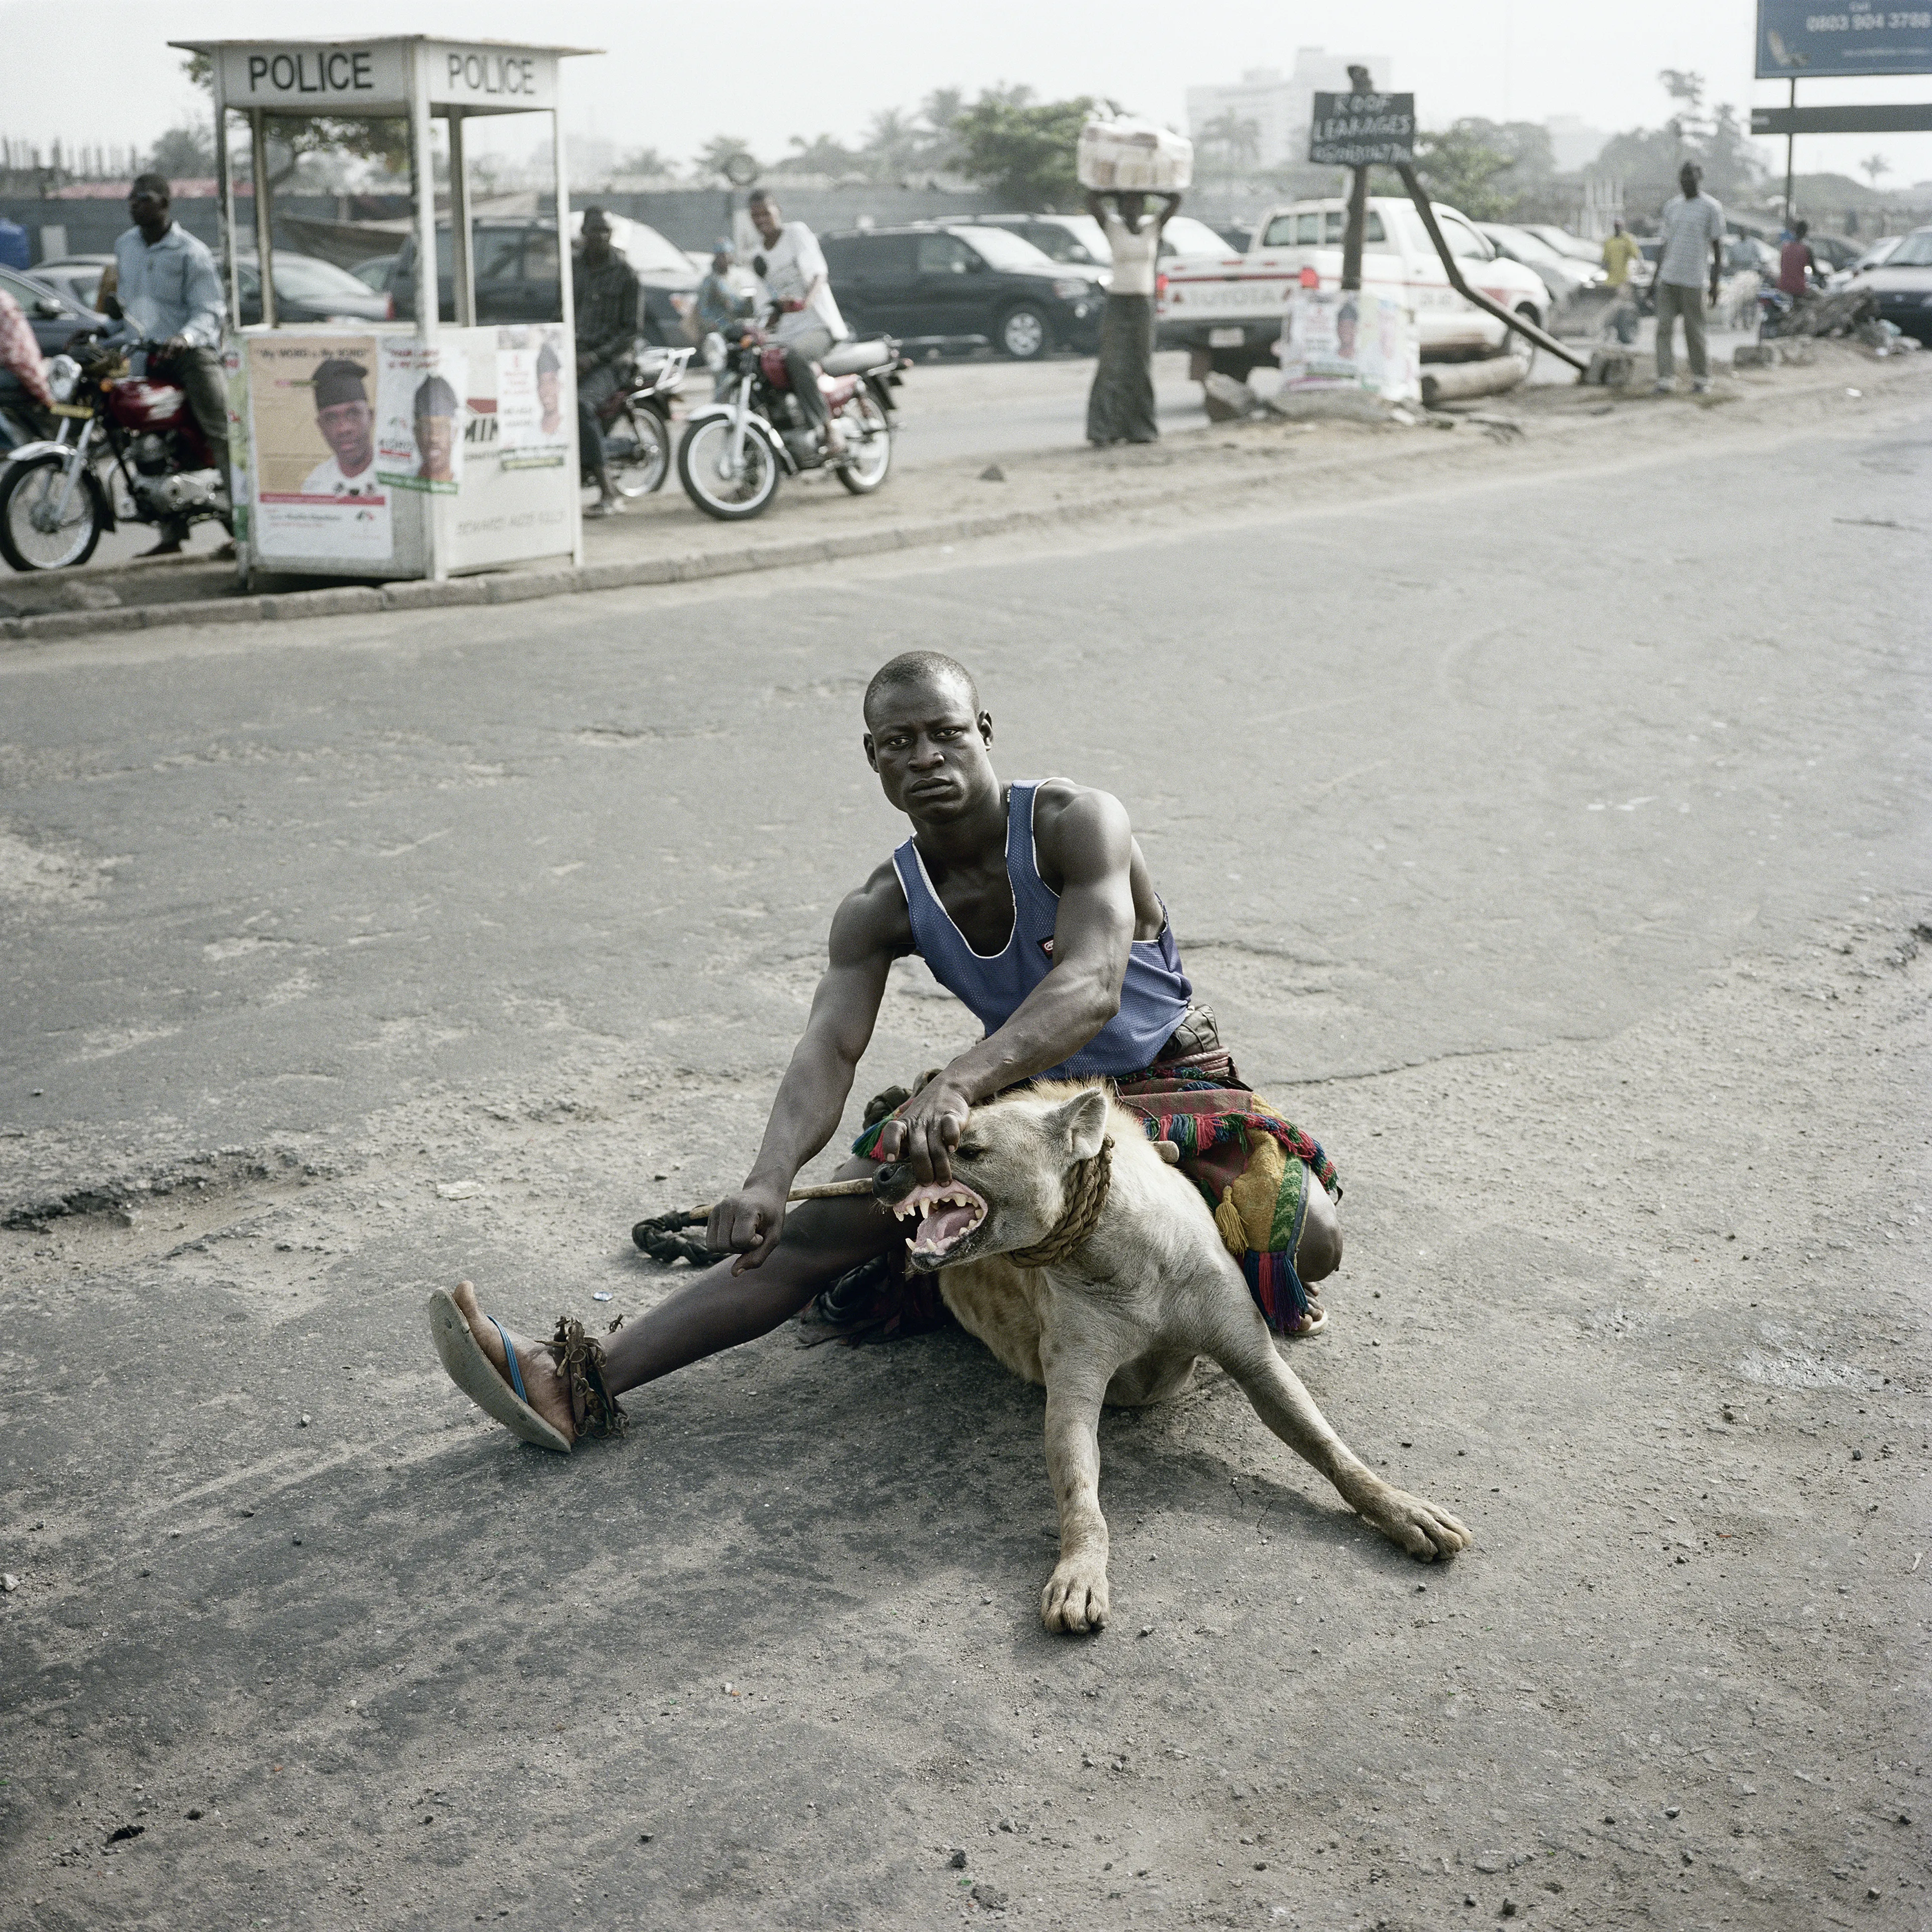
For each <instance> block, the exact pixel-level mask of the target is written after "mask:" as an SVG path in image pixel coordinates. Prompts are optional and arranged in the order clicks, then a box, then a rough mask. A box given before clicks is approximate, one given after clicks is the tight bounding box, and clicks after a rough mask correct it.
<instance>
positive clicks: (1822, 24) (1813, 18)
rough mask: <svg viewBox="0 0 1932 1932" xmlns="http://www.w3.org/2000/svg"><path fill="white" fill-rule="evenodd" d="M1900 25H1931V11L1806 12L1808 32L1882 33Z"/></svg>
mask: <svg viewBox="0 0 1932 1932" xmlns="http://www.w3.org/2000/svg"><path fill="white" fill-rule="evenodd" d="M1901 27H1932V13H1807V14H1806V15H1805V31H1806V32H1807V33H1808V34H1868V33H1870V32H1872V31H1873V30H1874V29H1876V31H1879V32H1881V33H1882V32H1885V31H1897V29H1898V28H1901Z"/></svg>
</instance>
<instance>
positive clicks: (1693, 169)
mask: <svg viewBox="0 0 1932 1932" xmlns="http://www.w3.org/2000/svg"><path fill="white" fill-rule="evenodd" d="M1703 179H1704V171H1703V169H1701V168H1700V167H1699V166H1698V165H1697V163H1696V162H1695V161H1686V162H1685V163H1684V166H1683V167H1682V170H1681V171H1680V172H1679V175H1678V177H1677V180H1678V184H1679V186H1680V187H1682V189H1683V190H1684V191H1683V193H1681V194H1674V195H1673V196H1671V197H1670V199H1669V200H1668V201H1667V202H1665V203H1664V214H1663V218H1662V224H1661V226H1660V227H1659V229H1658V236H1659V238H1660V239H1661V243H1662V246H1661V248H1659V249H1658V256H1657V281H1656V284H1655V287H1656V296H1657V382H1656V385H1655V387H1656V391H1657V393H1658V395H1668V394H1669V393H1670V389H1671V387H1672V385H1673V382H1674V381H1675V380H1676V374H1677V365H1676V359H1675V358H1674V357H1673V354H1672V352H1671V346H1670V337H1671V332H1672V325H1673V323H1675V322H1676V319H1677V317H1679V316H1680V315H1681V316H1682V317H1683V318H1684V353H1685V355H1686V356H1688V357H1689V358H1690V362H1691V388H1692V389H1694V390H1695V391H1696V392H1697V394H1698V395H1703V392H1705V391H1706V389H1709V387H1710V386H1711V363H1710V358H1709V356H1708V355H1707V354H1706V353H1705V348H1704V261H1705V257H1706V256H1707V255H1708V256H1709V257H1710V284H1711V300H1712V303H1713V304H1715V302H1716V301H1717V299H1718V283H1719V281H1721V279H1722V278H1723V276H1724V209H1723V208H1721V207H1720V206H1719V205H1718V202H1716V201H1715V199H1713V198H1712V196H1709V195H1708V194H1706V193H1704V191H1703V185H1702V184H1703Z"/></svg>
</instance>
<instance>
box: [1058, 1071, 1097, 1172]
mask: <svg viewBox="0 0 1932 1932" xmlns="http://www.w3.org/2000/svg"><path fill="white" fill-rule="evenodd" d="M1047 1132H1048V1133H1049V1134H1051V1135H1052V1137H1053V1140H1054V1144H1055V1146H1056V1147H1058V1148H1064V1150H1065V1151H1066V1154H1067V1157H1068V1159H1069V1160H1092V1159H1093V1158H1094V1156H1095V1155H1096V1154H1098V1153H1099V1152H1100V1144H1101V1142H1103V1141H1104V1140H1105V1139H1106V1138H1107V1096H1106V1094H1105V1093H1104V1092H1103V1091H1102V1090H1101V1089H1100V1088H1098V1087H1089V1088H1088V1089H1087V1090H1086V1091H1085V1093H1082V1094H1076V1095H1075V1096H1074V1097H1073V1099H1072V1100H1069V1101H1068V1102H1067V1103H1066V1104H1065V1105H1064V1106H1061V1107H1058V1108H1056V1109H1055V1110H1054V1112H1053V1113H1052V1115H1050V1116H1049V1118H1048V1121H1047Z"/></svg>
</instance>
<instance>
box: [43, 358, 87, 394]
mask: <svg viewBox="0 0 1932 1932" xmlns="http://www.w3.org/2000/svg"><path fill="white" fill-rule="evenodd" d="M79 381H80V364H79V363H78V362H76V361H75V360H74V358H73V357H72V356H55V358H54V359H53V360H52V362H49V364H48V365H47V387H48V388H49V389H50V390H51V391H52V392H53V398H54V401H55V402H57V403H66V402H71V401H73V400H74V385H75V383H77V382H79Z"/></svg>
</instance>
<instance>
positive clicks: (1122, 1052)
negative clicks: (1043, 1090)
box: [892, 779, 1194, 1080]
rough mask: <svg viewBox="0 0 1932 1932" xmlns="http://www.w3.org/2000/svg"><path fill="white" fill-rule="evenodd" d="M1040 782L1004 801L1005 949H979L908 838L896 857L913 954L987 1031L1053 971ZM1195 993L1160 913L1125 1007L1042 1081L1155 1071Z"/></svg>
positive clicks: (1134, 967)
mask: <svg viewBox="0 0 1932 1932" xmlns="http://www.w3.org/2000/svg"><path fill="white" fill-rule="evenodd" d="M1039 789H1040V781H1039V780H1037V779H1035V780H1033V781H1031V782H1030V783H1025V784H1014V785H1012V786H1011V787H1009V788H1008V793H1007V880H1008V881H1009V882H1010V883H1011V885H1012V886H1013V932H1011V934H1010V935H1008V937H1007V943H1006V945H1005V947H1004V949H1003V950H1001V951H1000V952H998V953H992V954H990V955H989V954H986V953H975V952H974V950H973V949H972V947H970V946H969V945H968V944H967V943H966V936H965V934H964V933H962V932H961V931H960V930H959V927H958V926H955V925H954V924H953V915H952V914H951V913H949V912H948V911H947V910H946V908H945V907H944V906H943V905H942V904H941V903H940V900H939V895H938V892H935V891H934V889H933V886H932V880H930V879H929V878H928V877H926V862H925V861H924V860H923V859H922V858H920V856H919V847H918V846H917V845H916V844H915V843H914V842H913V840H911V839H910V838H908V839H907V841H905V843H904V844H903V845H901V847H899V848H898V850H897V851H895V853H893V854H892V864H893V866H894V868H895V869H896V870H897V871H898V875H899V884H900V886H901V888H903V889H904V892H905V896H906V910H907V912H908V913H910V915H911V916H912V937H913V950H914V951H915V952H916V953H918V955H919V957H920V958H921V959H923V960H924V961H925V962H926V965H927V966H928V967H929V968H931V969H932V977H934V978H935V980H938V982H939V983H940V984H941V986H944V987H945V988H946V989H947V991H948V992H951V993H954V994H956V995H958V996H959V998H961V999H962V1000H963V1001H965V1003H966V1004H967V1005H968V1007H971V1009H972V1010H973V1013H974V1016H975V1017H976V1018H977V1019H978V1020H979V1022H980V1025H982V1026H983V1027H984V1028H986V1031H987V1032H988V1033H989V1034H992V1033H997V1032H998V1031H999V1029H1000V1028H1001V1027H1003V1026H1004V1025H1006V1023H1007V1021H1008V1020H1009V1019H1011V1018H1012V1017H1013V1013H1014V1012H1015V1010H1016V1009H1017V1008H1018V1007H1019V1004H1020V1003H1021V1001H1023V1000H1024V999H1025V998H1026V996H1027V995H1028V994H1029V993H1031V992H1032V991H1033V989H1034V987H1036V986H1038V985H1039V984H1040V982H1041V980H1044V979H1045V978H1046V976H1047V974H1049V972H1051V971H1052V969H1053V922H1054V921H1055V919H1056V918H1057V917H1058V916H1059V912H1060V895H1059V894H1058V892H1054V891H1052V890H1051V889H1049V886H1048V885H1047V883H1046V880H1044V879H1043V878H1042V877H1040V867H1039V865H1038V863H1037V860H1036V859H1035V857H1034V838H1033V802H1034V793H1036V792H1037V791H1038V790H1039ZM1193 991H1194V989H1193V987H1191V986H1190V985H1189V984H1188V983H1187V974H1184V972H1182V971H1181V955H1180V953H1179V951H1178V950H1177V949H1176V947H1175V943H1174V931H1173V929H1172V927H1171V926H1169V924H1168V923H1167V919H1166V907H1163V908H1162V919H1161V928H1160V938H1158V939H1137V940H1136V941H1134V943H1133V950H1132V951H1131V952H1130V953H1129V955H1128V957H1127V977H1126V980H1124V983H1123V984H1122V986H1121V1010H1120V1011H1119V1012H1118V1013H1116V1014H1115V1016H1114V1017H1113V1018H1112V1019H1110V1020H1109V1022H1107V1024H1106V1025H1105V1026H1103V1028H1101V1029H1100V1031H1099V1032H1098V1033H1097V1034H1095V1035H1094V1037H1093V1038H1092V1039H1091V1040H1089V1041H1088V1043H1087V1044H1086V1045H1085V1046H1084V1047H1082V1049H1080V1051H1079V1052H1078V1053H1076V1054H1075V1055H1073V1058H1071V1059H1070V1060H1064V1061H1061V1064H1059V1065H1058V1067H1049V1068H1048V1070H1046V1073H1043V1074H1042V1075H1041V1076H1040V1078H1041V1079H1043V1080H1045V1079H1073V1078H1076V1077H1077V1076H1081V1075H1091V1074H1101V1075H1106V1076H1111V1077H1112V1078H1113V1079H1125V1078H1126V1077H1127V1076H1128V1075H1130V1074H1133V1073H1139V1072H1140V1071H1141V1070H1142V1069H1143V1068H1144V1067H1149V1066H1151V1065H1152V1064H1153V1062H1154V1055H1156V1054H1157V1052H1160V1049H1161V1048H1162V1047H1163V1046H1166V1043H1167V1040H1168V1038H1169V1035H1170V1034H1172V1032H1173V1031H1174V1030H1175V1028H1176V1027H1178V1025H1180V1024H1181V1019H1182V1016H1184V1014H1185V1013H1187V1005H1188V1001H1189V1000H1190V998H1192V997H1193Z"/></svg>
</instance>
